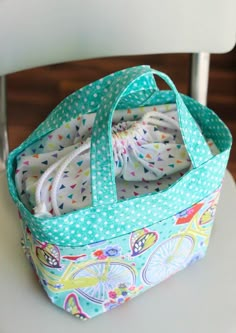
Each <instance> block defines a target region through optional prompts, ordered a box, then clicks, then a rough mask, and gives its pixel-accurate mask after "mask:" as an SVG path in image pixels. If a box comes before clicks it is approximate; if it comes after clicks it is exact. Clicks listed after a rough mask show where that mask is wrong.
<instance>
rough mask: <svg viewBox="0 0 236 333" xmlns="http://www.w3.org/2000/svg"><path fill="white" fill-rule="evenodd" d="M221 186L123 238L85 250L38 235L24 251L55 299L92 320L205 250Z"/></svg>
mask: <svg viewBox="0 0 236 333" xmlns="http://www.w3.org/2000/svg"><path fill="white" fill-rule="evenodd" d="M218 198H219V190H217V191H216V192H215V193H213V194H212V195H211V196H209V197H207V198H205V200H204V201H201V202H199V203H197V204H196V205H194V206H193V207H190V208H189V209H187V210H185V211H183V212H181V213H179V214H177V215H176V216H174V217H172V218H169V219H167V220H164V221H162V222H161V228H160V224H159V223H156V224H153V225H152V226H151V228H143V229H139V230H137V231H135V232H132V233H131V234H130V235H127V236H123V237H118V238H116V239H112V240H107V241H103V242H99V243H94V244H90V245H87V246H83V247H81V248H79V249H78V248H73V247H71V248H69V247H58V246H56V245H54V244H49V243H41V242H39V241H37V240H35V239H33V237H32V234H31V232H30V230H29V229H28V228H26V229H25V240H24V249H25V253H26V256H27V257H28V258H29V259H30V261H31V262H32V263H33V265H34V268H35V271H36V272H37V275H38V277H39V280H40V282H41V284H42V286H43V288H44V289H45V290H46V292H47V294H48V295H49V297H50V299H51V301H52V302H53V303H55V304H56V305H57V306H59V307H62V308H64V309H65V310H66V311H67V312H69V313H71V314H72V315H74V316H76V317H79V318H80V319H88V318H90V317H94V316H96V315H98V314H100V313H103V312H106V311H108V310H111V309H113V308H115V307H117V306H118V305H120V304H122V303H124V302H127V301H129V300H130V299H132V298H133V297H135V296H137V295H138V294H139V293H141V292H144V291H145V290H147V289H149V288H150V287H152V286H154V285H156V284H157V283H160V282H161V281H163V280H165V279H167V278H169V277H170V276H171V275H173V274H175V273H177V272H178V271H180V270H182V269H184V268H185V267H187V266H188V265H190V264H192V263H194V262H196V261H197V260H199V259H201V258H203V257H204V256H205V254H206V250H207V246H208V242H209V238H210V234H211V229H212V225H213V220H214V214H215V210H216V205H217V202H218Z"/></svg>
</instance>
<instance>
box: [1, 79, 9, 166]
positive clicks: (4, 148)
mask: <svg viewBox="0 0 236 333" xmlns="http://www.w3.org/2000/svg"><path fill="white" fill-rule="evenodd" d="M7 155H8V136H7V115H6V78H5V76H0V171H2V170H4V169H5V167H6V159H7Z"/></svg>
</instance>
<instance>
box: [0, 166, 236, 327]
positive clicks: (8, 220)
mask: <svg viewBox="0 0 236 333" xmlns="http://www.w3.org/2000/svg"><path fill="white" fill-rule="evenodd" d="M235 209H236V188H235V184H234V182H233V180H232V177H231V176H230V174H229V173H228V172H227V173H226V177H225V181H224V185H223V190H222V194H221V198H220V203H219V206H218V210H217V213H216V220H215V225H214V229H213V233H212V237H211V241H210V245H209V250H208V253H207V256H206V257H205V258H204V259H203V260H201V261H199V262H198V263H196V264H194V265H193V266H191V267H189V268H187V269H185V270H183V271H182V272H179V273H177V274H176V275H175V276H173V277H171V278H170V279H169V280H167V281H165V282H162V283H161V284H159V285H158V286H156V287H154V288H152V289H150V290H149V291H147V292H146V293H144V294H143V295H141V296H138V297H137V298H135V299H134V300H132V301H130V302H128V303H127V304H124V305H122V306H120V307H118V308H116V309H114V310H112V311H110V312H108V313H106V314H103V315H100V316H98V317H96V318H94V319H91V320H88V321H85V322H83V321H80V320H79V319H77V318H74V317H72V316H71V315H69V314H67V313H66V312H64V311H63V310H61V309H59V308H57V307H56V306H54V305H52V304H51V303H50V301H49V299H47V297H46V295H45V294H44V292H43V290H42V289H41V287H40V286H39V284H38V282H37V281H36V279H35V276H34V274H33V272H32V269H31V267H30V265H29V263H28V261H27V259H26V258H25V257H24V254H23V251H22V249H21V246H20V235H21V230H20V227H19V223H18V217H17V212H16V209H15V206H14V205H13V203H12V201H11V199H10V197H9V195H8V191H7V186H6V180H5V175H4V174H3V173H2V174H0V300H1V303H0V333H17V332H20V333H21V332H22V333H23V332H24V333H31V332H32V333H53V332H57V333H65V332H68V333H69V332H70V333H77V332H82V333H91V332H99V333H100V332H102V333H118V332H119V333H126V332H131V333H133V332H135V333H141V332H142V333H143V332H161V333H170V332H176V333H199V332H201V333H236V214H235Z"/></svg>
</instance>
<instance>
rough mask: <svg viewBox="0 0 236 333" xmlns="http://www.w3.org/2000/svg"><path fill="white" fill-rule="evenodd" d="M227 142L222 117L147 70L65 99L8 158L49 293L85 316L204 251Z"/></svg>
mask: <svg viewBox="0 0 236 333" xmlns="http://www.w3.org/2000/svg"><path fill="white" fill-rule="evenodd" d="M154 75H156V76H157V77H158V78H159V79H163V80H164V81H165V82H166V83H167V85H168V86H169V87H170V90H163V91H160V90H159V89H158V87H157V85H156V82H155V79H154ZM230 147H231V135H230V133H229V130H228V128H227V127H226V126H225V124H224V123H223V122H222V121H221V120H220V119H219V118H218V116H217V115H216V114H215V113H214V112H213V111H212V110H210V109H209V108H207V107H205V106H203V105H201V104H199V103H198V102H197V101H195V100H194V99H192V98H190V97H187V96H185V95H182V94H179V93H178V91H177V89H176V87H175V85H174V84H173V82H172V81H171V79H170V78H169V77H168V76H167V75H165V74H164V73H161V72H158V71H156V70H153V69H151V68H150V67H149V66H138V67H133V68H128V69H125V70H122V71H119V72H116V73H114V74H111V75H109V76H107V77H104V78H102V79H100V80H98V81H96V82H94V83H91V84H89V85H88V86H86V87H84V88H82V89H80V90H78V91H76V92H74V93H73V94H71V95H70V96H68V97H67V98H65V99H64V100H63V101H62V102H61V103H60V104H59V105H58V106H57V107H56V108H55V109H54V110H53V111H52V112H51V114H50V115H49V116H48V117H47V118H46V120H45V121H44V122H43V123H41V124H40V126H39V127H38V128H37V129H36V130H35V131H34V132H33V133H32V134H31V135H30V136H29V137H28V138H27V140H25V141H24V142H23V143H22V144H21V145H20V146H19V147H17V148H16V149H15V150H14V151H12V152H11V154H10V155H9V159H8V165H7V174H8V183H9V189H10V193H11V196H12V198H13V200H14V202H15V204H16V205H17V207H18V210H19V215H20V219H21V223H22V226H23V241H22V244H23V247H24V250H25V254H26V256H27V257H28V258H29V260H30V262H31V263H32V265H33V267H34V269H35V272H36V274H37V276H38V279H39V281H40V283H41V285H42V287H43V288H44V290H45V291H46V293H47V295H48V297H49V298H50V300H51V301H52V302H53V303H54V304H55V305H57V306H58V307H60V308H62V309H64V310H65V311H67V312H69V313H71V314H72V315H74V316H78V317H79V318H81V319H87V318H92V317H94V316H96V315H98V314H100V313H103V312H105V311H108V310H110V309H112V308H115V307H117V306H118V305H121V304H123V303H124V302H127V301H128V300H130V299H132V298H133V297H135V296H137V295H139V294H141V293H142V292H144V291H145V290H147V289H149V288H151V287H153V286H155V285H156V284H158V283H159V282H161V281H163V280H165V279H167V278H169V277H170V276H171V275H173V274H175V273H176V272H178V271H180V270H182V269H183V268H185V267H187V266H188V265H190V264H192V263H194V262H196V261H197V260H199V259H201V258H202V257H204V255H205V254H206V250H207V246H208V242H209V238H210V234H211V230H212V225H213V220H214V215H215V211H216V205H217V202H218V199H219V194H220V188H221V184H222V180H223V177H224V172H225V168H226V164H227V161H228V157H229V152H230Z"/></svg>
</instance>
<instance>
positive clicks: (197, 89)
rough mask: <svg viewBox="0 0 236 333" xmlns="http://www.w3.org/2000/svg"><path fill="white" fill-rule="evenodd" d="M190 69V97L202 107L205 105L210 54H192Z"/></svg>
mask: <svg viewBox="0 0 236 333" xmlns="http://www.w3.org/2000/svg"><path fill="white" fill-rule="evenodd" d="M191 66H192V68H191V88H190V94H191V96H192V97H193V98H194V99H196V100H197V101H198V102H200V103H201V104H203V105H206V104H207V91H208V78H209V67H210V53H205V52H201V53H194V54H193V55H192V65H191Z"/></svg>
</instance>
